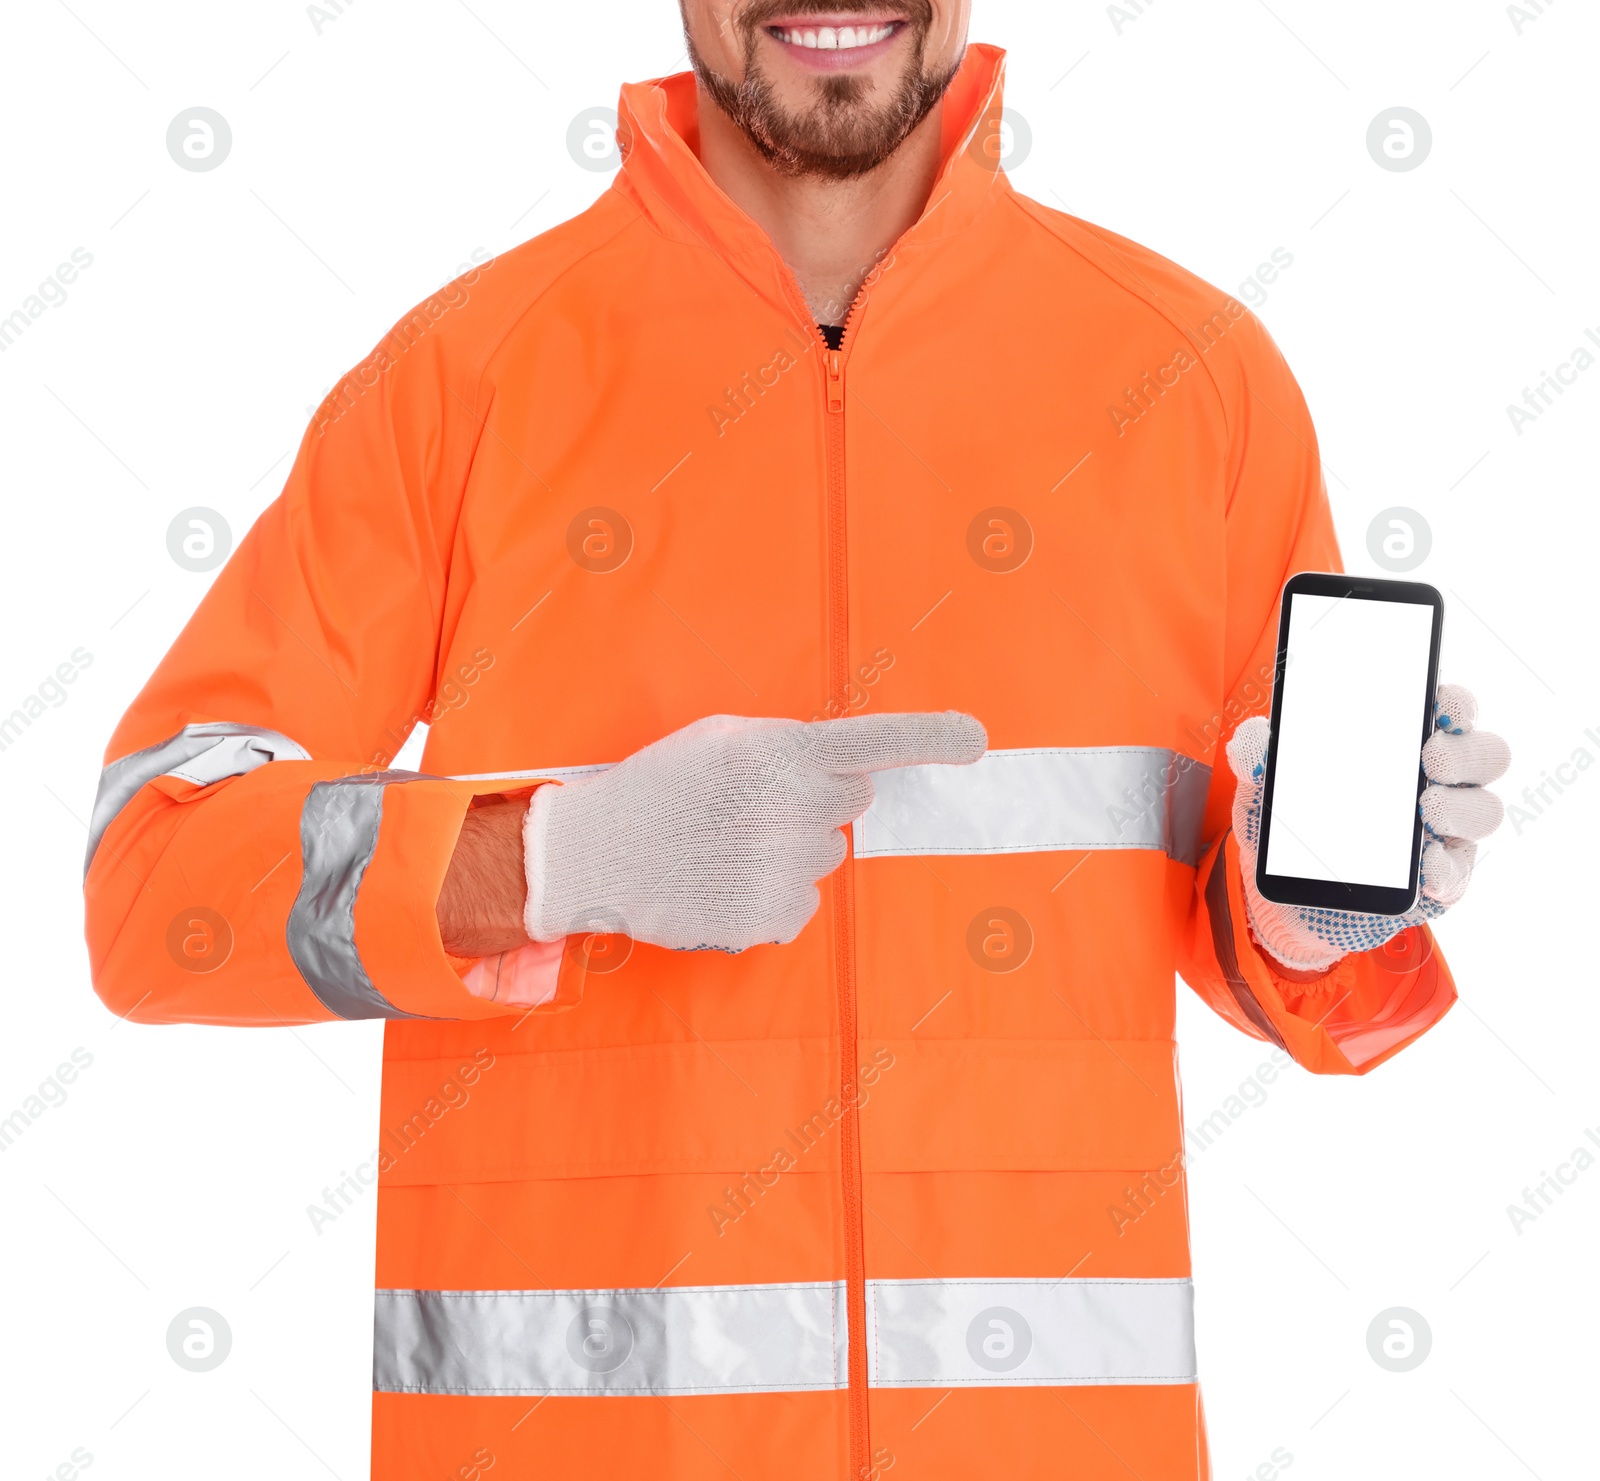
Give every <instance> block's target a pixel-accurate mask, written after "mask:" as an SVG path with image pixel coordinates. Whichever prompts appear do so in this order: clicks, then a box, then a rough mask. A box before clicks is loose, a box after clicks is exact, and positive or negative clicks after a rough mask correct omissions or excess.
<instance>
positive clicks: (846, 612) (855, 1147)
mask: <svg viewBox="0 0 1600 1481" xmlns="http://www.w3.org/2000/svg"><path fill="white" fill-rule="evenodd" d="M849 338H850V329H849V327H847V328H846V329H845V340H846V341H848V339H849ZM822 366H823V377H824V380H825V383H826V389H827V398H828V399H827V406H828V413H827V417H826V424H827V441H828V473H827V477H828V698H829V700H830V701H833V703H831V704H830V705H829V709H828V712H829V713H830V714H844V713H847V709H846V708H842V707H845V706H846V705H847V701H846V699H845V692H846V689H847V687H848V685H849V681H850V595H849V585H848V578H849V567H848V544H847V540H848V534H849V527H848V525H847V523H846V518H845V489H844V368H845V352H844V349H843V346H842V345H841V347H840V348H839V349H837V350H829V349H826V348H824V350H823V357H822ZM845 836H846V839H847V841H848V842H849V844H850V854H849V856H847V857H846V859H845V861H844V865H843V866H842V867H841V868H840V869H839V871H838V872H837V873H836V874H835V875H834V877H833V891H832V895H833V942H834V972H835V976H836V977H837V979H838V991H839V1084H840V1090H841V1096H840V1098H841V1100H843V1101H844V1103H845V1111H844V1115H843V1116H842V1117H841V1119H840V1122H839V1180H840V1184H841V1188H842V1192H843V1197H844V1250H845V1308H846V1311H847V1313H848V1318H849V1333H850V1342H849V1353H848V1372H849V1378H850V1398H849V1403H850V1476H851V1478H852V1481H857V1478H860V1477H862V1476H867V1475H870V1474H871V1471H872V1446H871V1441H870V1438H869V1434H868V1416H867V1259H866V1249H865V1243H866V1230H865V1226H864V1224H863V1216H862V1200H861V1123H860V1117H859V1112H858V1109H857V1106H856V1099H857V1095H858V1094H859V1087H858V1086H857V1085H856V1060H857V1044H856V1036H857V1023H856V1018H857V1003H856V952H855V935H856V933H855V873H854V870H855V861H854V854H855V846H854V839H853V836H852V835H851V834H849V833H847V834H846V835H845Z"/></svg>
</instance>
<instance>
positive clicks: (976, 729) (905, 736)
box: [807, 710, 989, 775]
mask: <svg viewBox="0 0 1600 1481" xmlns="http://www.w3.org/2000/svg"><path fill="white" fill-rule="evenodd" d="M807 730H808V731H809V732H810V734H809V736H808V742H809V744H808V746H807V751H808V752H809V754H810V757H811V759H812V761H814V762H815V763H816V764H817V765H818V766H820V767H822V768H823V770H825V771H831V772H835V773H838V774H840V775H850V774H854V773H859V772H868V771H888V770H889V769H890V768H892V767H896V766H928V765H945V766H970V765H971V764H972V763H973V762H974V761H976V760H977V759H978V758H979V757H980V756H982V755H983V753H984V751H985V749H986V748H987V747H988V744H989V736H988V732H987V731H985V730H984V728H983V726H982V725H981V724H980V723H979V722H978V721H977V720H975V719H974V718H973V717H972V716H971V715H964V714H962V713H961V711H959V710H945V711H943V712H942V713H913V714H902V715H855V716H850V717H849V718H847V719H843V720H817V721H813V722H812V723H811V724H810V725H808V726H807Z"/></svg>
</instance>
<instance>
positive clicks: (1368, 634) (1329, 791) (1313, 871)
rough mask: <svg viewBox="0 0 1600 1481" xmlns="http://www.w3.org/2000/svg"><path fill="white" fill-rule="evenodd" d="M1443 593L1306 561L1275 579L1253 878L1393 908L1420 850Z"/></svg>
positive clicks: (1355, 905) (1402, 908)
mask: <svg viewBox="0 0 1600 1481" xmlns="http://www.w3.org/2000/svg"><path fill="white" fill-rule="evenodd" d="M1443 632H1444V599H1443V598H1442V597H1441V596H1440V595H1439V593H1438V592H1437V591H1436V590H1435V589H1434V588H1433V587H1431V586H1427V585H1424V584H1423V583H1422V582H1419V581H1383V580H1378V579H1375V578H1363V577H1355V576H1340V575H1333V574H1330V573H1327V572H1322V571H1302V572H1301V573H1300V574H1299V575H1297V576H1293V577H1291V578H1290V580H1289V581H1288V583H1287V584H1286V585H1285V586H1284V588H1283V604H1282V608H1281V610H1280V612H1279V616H1278V662H1277V670H1276V672H1275V674H1274V676H1273V685H1272V738H1271V741H1270V742H1269V743H1268V746H1267V774H1266V783H1265V788H1264V790H1263V793H1262V804H1261V837H1260V839H1259V841H1258V844H1257V850H1256V888H1257V889H1258V890H1260V892H1261V894H1262V896H1263V897H1264V898H1265V899H1268V900H1272V901H1276V902H1277V903H1279V904H1283V905H1310V906H1317V907H1321V908H1324V909H1329V910H1358V911H1362V912H1364V913H1366V914H1369V915H1403V914H1405V912H1406V911H1408V910H1410V909H1411V907H1412V906H1413V905H1414V904H1415V903H1416V898H1417V872H1418V868H1419V865H1420V862H1421V854H1422V813H1421V809H1420V807H1419V803H1420V801H1421V797H1422V789H1423V788H1424V787H1425V786H1426V785H1427V777H1426V776H1425V775H1424V773H1423V770H1422V747H1423V745H1424V744H1425V743H1426V741H1427V739H1428V736H1429V735H1430V734H1431V733H1432V731H1433V724H1434V690H1435V689H1436V688H1437V686H1438V683H1439V640H1440V638H1441V636H1442V635H1443Z"/></svg>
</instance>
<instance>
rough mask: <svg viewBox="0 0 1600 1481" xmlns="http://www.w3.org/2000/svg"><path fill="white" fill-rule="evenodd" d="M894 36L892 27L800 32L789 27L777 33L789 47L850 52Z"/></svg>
mask: <svg viewBox="0 0 1600 1481" xmlns="http://www.w3.org/2000/svg"><path fill="white" fill-rule="evenodd" d="M893 34H894V26H893V25H892V24H891V25H887V26H840V27H837V28H836V27H833V26H822V27H820V28H819V29H817V30H815V31H812V30H801V29H800V28H799V27H798V26H791V27H790V28H789V29H787V30H785V31H781V32H779V33H778V39H779V40H780V41H784V42H787V43H788V44H789V45H790V46H809V47H811V48H812V49H813V50H815V51H852V50H854V49H855V48H856V47H859V46H873V45H876V44H877V43H878V42H880V41H883V40H886V39H887V38H888V37H890V36H892V35H893Z"/></svg>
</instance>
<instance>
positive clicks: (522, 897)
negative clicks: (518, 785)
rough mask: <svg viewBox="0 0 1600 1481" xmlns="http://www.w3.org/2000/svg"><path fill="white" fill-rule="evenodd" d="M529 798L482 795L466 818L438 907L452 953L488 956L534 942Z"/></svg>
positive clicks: (441, 929)
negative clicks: (528, 922) (525, 827)
mask: <svg viewBox="0 0 1600 1481" xmlns="http://www.w3.org/2000/svg"><path fill="white" fill-rule="evenodd" d="M527 810H528V803H527V799H526V798H521V797H519V798H515V799H513V798H507V797H496V796H490V797H485V798H479V799H476V800H475V802H474V805H473V806H472V807H471V808H469V809H468V811H467V815H466V817H465V818H463V819H462V822H461V832H460V835H459V836H458V837H457V839H456V847H455V853H454V854H453V855H452V856H451V859H450V867H449V869H448V871H446V874H445V878H444V884H443V885H442V886H441V887H440V890H439V898H438V901H437V903H436V905H435V907H434V909H435V914H436V916H437V917H438V921H439V938H440V940H441V941H442V942H443V943H444V949H445V950H446V951H447V952H449V953H450V955H451V956H460V957H483V956H493V955H495V954H497V953H499V952H502V951H515V950H516V949H517V948H518V947H522V946H526V945H527V944H528V933H527V931H526V929H525V928H524V926H523V909H524V905H525V902H526V898H527V881H526V875H525V873H524V866H523V847H522V822H523V817H524V815H525V814H526V812H527Z"/></svg>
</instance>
